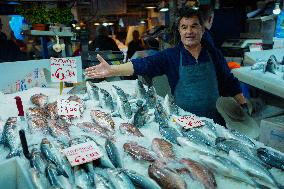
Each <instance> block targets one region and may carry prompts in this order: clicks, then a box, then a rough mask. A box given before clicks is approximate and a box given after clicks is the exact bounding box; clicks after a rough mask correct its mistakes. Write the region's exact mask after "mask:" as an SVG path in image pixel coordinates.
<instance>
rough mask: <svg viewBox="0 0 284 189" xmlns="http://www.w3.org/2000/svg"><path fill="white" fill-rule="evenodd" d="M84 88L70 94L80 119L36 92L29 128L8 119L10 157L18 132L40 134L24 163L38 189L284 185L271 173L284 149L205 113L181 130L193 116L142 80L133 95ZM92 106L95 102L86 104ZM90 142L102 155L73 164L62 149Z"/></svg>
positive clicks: (281, 162) (283, 158)
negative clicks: (182, 120)
mask: <svg viewBox="0 0 284 189" xmlns="http://www.w3.org/2000/svg"><path fill="white" fill-rule="evenodd" d="M86 87H87V95H85V97H84V98H83V97H81V98H80V97H79V96H71V97H69V100H74V101H77V102H79V103H80V105H81V106H80V111H81V113H82V115H84V116H82V117H80V118H74V117H68V116H60V115H58V112H57V107H56V106H57V104H56V102H49V100H48V99H49V98H48V97H47V96H46V95H44V94H34V95H33V96H32V97H31V102H32V103H33V104H34V107H31V108H29V109H28V110H27V111H26V112H27V113H26V118H27V126H25V125H24V124H23V123H22V122H21V121H19V120H17V118H15V117H10V118H9V119H8V120H7V121H6V124H5V126H4V129H3V133H2V138H1V144H3V147H4V148H5V149H8V150H9V153H8V156H7V158H11V157H14V156H20V158H23V159H25V156H23V153H22V152H21V149H22V148H21V147H20V141H19V137H18V136H17V132H18V130H19V129H25V130H26V134H27V137H29V136H42V138H40V139H38V140H39V142H38V143H37V144H29V149H30V154H29V158H28V159H27V160H26V161H27V162H28V166H29V174H30V175H31V176H30V178H31V179H32V182H33V184H34V186H35V188H38V189H45V188H62V189H63V188H64V189H65V188H67V189H69V188H70V189H71V188H72V189H73V188H80V189H91V188H100V189H101V188H106V189H112V188H114V189H117V188H118V189H126V188H129V189H131V188H142V189H158V188H165V189H186V188H205V189H215V188H218V186H219V184H220V183H219V182H220V181H218V179H217V177H218V176H223V177H225V178H226V179H231V180H233V181H235V182H241V183H243V184H245V185H250V186H251V187H253V188H283V186H284V180H283V179H282V183H280V182H281V180H280V181H279V180H276V179H275V178H274V176H273V175H272V174H271V169H272V168H273V169H277V170H279V171H284V155H283V154H281V153H280V152H277V151H274V150H273V149H269V148H266V147H265V146H260V144H259V143H257V142H256V141H254V140H252V139H250V138H248V137H247V136H245V135H243V134H241V133H239V132H236V131H229V130H227V129H225V128H223V127H221V126H220V125H216V124H215V123H214V122H213V121H212V120H209V119H206V118H201V117H200V118H199V119H200V120H202V121H203V122H204V123H205V125H204V126H202V127H199V128H194V129H190V130H185V129H183V128H182V127H180V126H178V125H176V123H174V122H173V121H172V120H173V117H174V116H182V115H189V114H190V113H189V112H185V111H183V110H182V109H180V108H179V107H177V106H176V105H175V103H174V100H173V98H172V97H169V96H166V97H165V99H161V98H160V97H158V96H157V94H156V92H155V89H154V88H153V87H149V88H148V89H146V88H145V87H144V85H143V84H142V83H141V82H140V81H137V86H136V92H135V94H134V95H130V94H127V93H126V92H125V91H124V90H123V89H122V88H121V87H119V86H117V85H113V86H112V89H108V90H106V89H103V88H99V87H98V86H97V85H96V84H94V83H90V82H87V83H86ZM86 97H87V98H86ZM83 99H84V100H83ZM88 104H92V106H91V108H89V109H88V108H87V109H86V107H87V106H86V105H88ZM86 112H87V114H86ZM88 141H93V142H94V143H95V144H96V147H97V148H98V149H99V150H100V152H102V154H103V156H102V157H101V158H99V159H97V160H95V161H93V162H89V163H86V164H83V165H77V166H74V167H72V166H71V165H70V163H69V162H68V161H67V158H66V157H65V155H64V154H63V152H62V150H63V149H65V148H68V147H70V146H72V145H76V144H80V143H84V142H88ZM28 142H29V141H28ZM138 166H139V167H142V168H144V169H141V170H142V171H140V169H138Z"/></svg>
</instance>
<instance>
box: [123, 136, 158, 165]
mask: <svg viewBox="0 0 284 189" xmlns="http://www.w3.org/2000/svg"><path fill="white" fill-rule="evenodd" d="M123 149H124V151H125V152H126V153H128V154H129V155H131V156H132V158H133V159H137V160H145V161H149V162H153V161H155V159H156V155H155V153H154V152H151V151H150V150H148V149H147V148H145V147H143V146H140V145H138V143H137V142H133V141H131V142H127V143H125V144H124V145H123Z"/></svg>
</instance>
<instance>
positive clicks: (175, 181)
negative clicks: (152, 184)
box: [148, 162, 187, 189]
mask: <svg viewBox="0 0 284 189" xmlns="http://www.w3.org/2000/svg"><path fill="white" fill-rule="evenodd" d="M148 174H149V176H150V178H152V179H153V180H155V181H156V182H157V183H158V184H159V185H160V186H161V188H163V189H173V188H175V189H186V188H187V186H186V183H185V181H184V180H183V179H182V178H181V177H180V176H179V175H178V174H177V173H176V172H175V171H174V170H172V169H170V168H168V167H166V165H164V164H163V163H161V162H155V163H154V164H151V165H150V166H149V168H148Z"/></svg>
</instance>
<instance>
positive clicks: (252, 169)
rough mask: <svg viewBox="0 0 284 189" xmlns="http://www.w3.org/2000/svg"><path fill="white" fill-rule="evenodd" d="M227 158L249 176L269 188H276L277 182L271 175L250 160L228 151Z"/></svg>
mask: <svg viewBox="0 0 284 189" xmlns="http://www.w3.org/2000/svg"><path fill="white" fill-rule="evenodd" d="M229 156H230V157H231V159H233V160H235V161H236V162H237V163H238V165H239V166H240V167H241V168H242V169H243V170H245V171H246V172H247V173H248V174H249V175H252V176H254V177H257V178H259V179H260V180H261V181H263V182H266V183H268V184H270V185H269V187H272V186H273V187H277V182H276V181H275V179H274V177H273V176H272V174H271V173H270V172H269V171H268V170H267V169H266V168H265V167H264V166H262V165H261V164H259V163H257V162H255V161H253V160H252V159H248V158H246V157H244V156H241V155H240V154H238V153H236V152H234V151H232V150H231V151H230V152H229Z"/></svg>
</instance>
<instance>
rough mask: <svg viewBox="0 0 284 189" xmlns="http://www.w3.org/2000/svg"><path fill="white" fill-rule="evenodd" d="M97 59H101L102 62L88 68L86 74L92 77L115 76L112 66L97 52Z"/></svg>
mask: <svg viewBox="0 0 284 189" xmlns="http://www.w3.org/2000/svg"><path fill="white" fill-rule="evenodd" d="M97 59H98V60H99V61H100V64H99V65H96V66H92V67H89V68H86V75H87V76H88V77H90V78H105V77H110V76H113V74H112V70H111V66H110V65H109V64H108V63H107V62H106V61H105V60H104V59H103V58H102V57H101V56H100V55H99V54H97Z"/></svg>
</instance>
